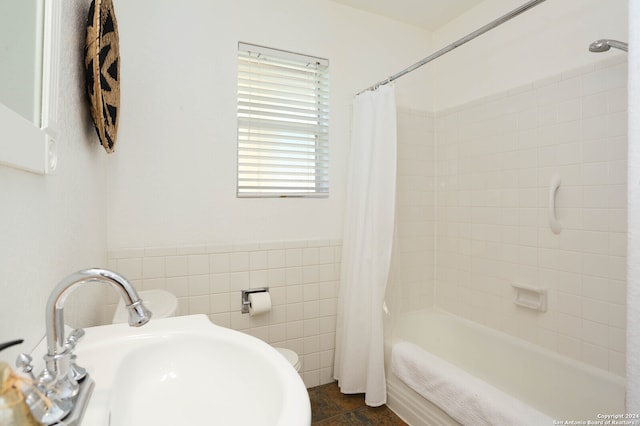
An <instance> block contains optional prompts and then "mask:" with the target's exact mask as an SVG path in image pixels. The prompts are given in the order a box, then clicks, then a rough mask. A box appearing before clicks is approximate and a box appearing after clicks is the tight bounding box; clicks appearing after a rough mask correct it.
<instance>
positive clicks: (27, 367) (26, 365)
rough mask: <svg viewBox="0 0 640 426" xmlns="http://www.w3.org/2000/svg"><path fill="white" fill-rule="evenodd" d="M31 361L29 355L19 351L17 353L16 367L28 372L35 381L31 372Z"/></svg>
mask: <svg viewBox="0 0 640 426" xmlns="http://www.w3.org/2000/svg"><path fill="white" fill-rule="evenodd" d="M31 361H33V358H32V357H31V355H28V354H25V353H21V354H20V355H18V359H16V367H18V368H21V369H22V372H23V373H26V374H28V375H29V377H31V379H32V380H34V381H35V379H36V376H34V374H33V365H32V364H31Z"/></svg>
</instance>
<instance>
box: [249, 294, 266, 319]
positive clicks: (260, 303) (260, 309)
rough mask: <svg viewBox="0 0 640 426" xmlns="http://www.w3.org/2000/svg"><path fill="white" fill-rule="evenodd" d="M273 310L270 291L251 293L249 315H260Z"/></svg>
mask: <svg viewBox="0 0 640 426" xmlns="http://www.w3.org/2000/svg"><path fill="white" fill-rule="evenodd" d="M270 310H271V296H270V295H269V293H268V292H266V291H263V292H260V293H251V294H249V315H251V316H253V315H259V314H263V313H265V312H269V311H270Z"/></svg>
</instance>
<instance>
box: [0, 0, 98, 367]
mask: <svg viewBox="0 0 640 426" xmlns="http://www.w3.org/2000/svg"><path fill="white" fill-rule="evenodd" d="M87 8H88V4H85V2H84V1H80V0H74V1H66V2H63V10H62V16H63V20H62V29H61V31H62V44H63V46H64V48H63V49H62V50H61V54H62V57H61V61H60V64H61V69H60V96H61V98H60V101H59V119H60V129H59V137H58V139H57V140H58V146H59V156H60V160H59V165H58V169H57V171H56V173H55V174H53V175H48V176H40V175H34V174H30V173H27V172H23V171H18V170H14V169H10V168H7V167H4V166H0V200H2V202H1V204H2V208H0V341H1V342H4V341H7V340H12V339H16V338H24V339H26V342H25V344H23V345H22V346H20V347H19V348H16V349H14V350H9V351H3V352H2V354H0V357H1V359H2V360H5V361H7V362H10V363H13V362H14V360H15V354H16V353H17V352H19V351H30V350H31V349H32V348H33V346H35V344H36V343H37V341H39V340H40V338H41V337H42V336H43V335H44V330H45V321H44V309H45V304H46V301H47V298H48V296H49V293H50V291H51V290H52V288H53V287H54V286H55V285H56V284H57V282H58V281H59V280H61V279H62V278H64V277H65V276H66V275H67V274H69V273H72V272H74V271H76V270H79V269H82V268H86V267H91V266H105V265H106V202H105V195H106V190H105V185H106V181H105V174H106V170H105V158H104V157H105V155H104V154H105V153H104V151H103V150H102V148H101V147H100V146H99V145H98V143H97V137H96V136H95V130H94V129H93V127H92V125H91V124H90V122H91V119H90V117H89V116H88V114H87V112H86V111H87V109H86V106H85V98H84V89H83V87H84V86H83V80H84V76H83V73H82V59H81V55H82V48H83V44H84V25H85V20H86V13H87ZM76 293H77V294H73V295H71V297H70V298H69V301H68V304H67V305H68V306H69V307H68V309H66V310H65V312H66V316H65V318H66V319H67V320H68V322H69V323H71V324H73V325H76V326H80V325H82V326H87V325H92V324H96V323H97V322H98V321H99V319H100V318H99V315H98V313H100V312H101V310H100V309H98V307H99V306H100V305H99V299H100V298H99V296H100V295H102V294H103V293H102V289H101V288H97V289H94V290H93V291H91V289H88V290H85V291H78V292H76Z"/></svg>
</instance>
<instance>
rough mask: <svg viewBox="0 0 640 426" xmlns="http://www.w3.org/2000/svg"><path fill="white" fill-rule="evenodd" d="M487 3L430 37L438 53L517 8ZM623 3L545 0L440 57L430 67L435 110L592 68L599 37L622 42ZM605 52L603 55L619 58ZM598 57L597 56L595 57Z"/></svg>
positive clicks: (494, 0)
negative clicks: (592, 47) (593, 46)
mask: <svg viewBox="0 0 640 426" xmlns="http://www.w3.org/2000/svg"><path fill="white" fill-rule="evenodd" d="M522 3H523V2H522V1H521V0H487V1H484V2H482V3H480V4H479V5H478V6H476V7H475V8H473V9H471V10H470V11H468V12H467V13H465V14H463V15H462V16H460V17H458V18H457V19H455V20H453V21H452V22H451V23H449V24H447V25H446V26H445V27H443V28H442V29H440V30H438V31H437V32H436V33H435V34H434V41H435V43H434V44H435V46H434V47H435V48H436V49H439V48H441V47H443V46H445V45H447V44H449V43H451V42H452V41H455V40H457V39H458V38H460V37H462V36H464V35H466V34H468V33H469V32H471V31H473V30H475V29H476V28H479V27H481V26H482V25H485V24H486V23H488V22H490V21H492V20H494V19H496V18H498V17H500V16H502V15H504V14H505V13H507V12H509V11H511V10H513V9H515V8H516V7H518V6H520V5H521V4H522ZM626 17H627V0H607V1H602V0H561V1H553V0H552V1H547V2H544V3H541V4H540V5H538V6H536V7H534V8H533V9H531V10H529V11H527V12H526V13H524V14H522V15H520V16H517V17H515V18H513V19H512V20H511V21H508V22H507V23H505V24H503V25H502V26H500V27H498V28H496V29H494V30H492V31H490V32H488V33H486V34H484V35H482V36H480V37H479V38H477V39H475V40H473V41H470V42H469V43H467V44H466V45H464V46H462V47H459V48H458V49H456V50H454V51H452V52H450V53H448V54H447V55H445V56H443V57H441V58H440V59H438V60H437V61H436V63H435V64H434V66H435V73H436V77H435V78H436V81H437V85H436V86H435V92H436V93H435V99H436V101H435V105H434V109H435V110H442V109H446V108H450V107H453V106H456V105H460V104H462V103H464V102H468V101H470V100H473V99H477V98H480V97H483V96H487V95H490V94H493V93H498V92H502V91H504V90H507V89H510V88H513V87H518V86H522V85H524V84H527V83H529V82H531V81H534V80H539V79H541V78H544V77H548V76H551V75H555V74H557V73H558V72H559V71H562V70H568V69H572V68H577V67H580V66H582V65H586V64H589V63H592V62H593V61H594V60H595V59H594V55H595V54H594V53H591V52H589V51H588V46H589V44H590V43H591V42H592V41H595V40H597V39H601V38H611V39H617V40H622V41H625V40H627V28H628V23H627V18H626ZM622 54H623V53H621V52H620V51H613V50H612V51H611V52H608V53H606V54H605V55H622ZM601 55H602V54H601Z"/></svg>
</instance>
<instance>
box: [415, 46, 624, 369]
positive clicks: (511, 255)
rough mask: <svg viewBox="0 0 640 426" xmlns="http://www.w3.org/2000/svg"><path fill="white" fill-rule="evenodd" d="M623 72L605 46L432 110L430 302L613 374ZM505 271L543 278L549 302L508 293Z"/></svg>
mask: <svg viewBox="0 0 640 426" xmlns="http://www.w3.org/2000/svg"><path fill="white" fill-rule="evenodd" d="M626 81H627V78H626V61H625V57H624V56H614V57H613V58H611V59H607V60H605V61H603V62H598V63H595V64H593V65H589V66H586V67H581V68H579V69H575V70H570V71H568V72H564V73H561V74H558V75H556V76H553V77H551V78H547V79H544V80H542V81H535V82H532V83H530V84H527V85H526V86H523V87H519V88H517V89H514V90H510V91H507V92H503V93H499V94H495V95H493V96H491V97H487V98H483V99H480V100H477V101H474V102H472V103H468V104H465V105H461V106H458V107H456V108H453V109H449V110H446V111H439V112H438V113H437V114H436V123H437V124H436V158H437V161H436V169H437V183H438V185H437V193H436V205H437V213H436V223H437V226H436V234H437V241H436V247H437V255H436V256H435V270H436V290H435V298H436V304H437V306H439V307H441V308H444V309H446V310H448V311H451V312H453V313H455V314H458V315H461V316H464V317H467V318H470V319H472V320H474V321H477V322H479V323H482V324H486V325H488V326H490V327H493V328H496V329H499V330H502V331H505V332H507V333H509V334H512V335H515V336H518V337H521V338H524V339H526V340H529V341H531V342H533V343H536V344H539V345H542V346H544V347H547V348H549V349H552V350H554V351H557V352H559V353H562V354H564V355H568V356H570V357H573V358H575V359H578V360H582V361H584V362H587V363H589V364H592V365H595V366H597V367H599V368H602V369H604V370H608V371H611V372H613V373H616V374H619V375H624V374H625V371H624V369H625V367H624V364H625V355H624V354H625V300H626V293H625V288H626V282H625V271H626V170H627V161H626V158H627V138H626V135H627V133H626V128H627V126H626V117H627V115H626V105H627V103H626ZM556 173H557V174H558V175H559V176H560V177H561V179H562V185H561V187H560V189H559V191H558V194H557V214H558V218H559V220H560V222H561V223H562V226H563V229H562V232H561V233H560V234H557V235H556V234H554V233H553V232H552V231H551V230H550V228H549V226H548V221H547V208H548V199H549V185H550V183H551V179H552V176H553V175H554V174H556ZM425 218H427V219H428V220H431V218H432V216H431V214H426V215H425ZM426 247H427V248H428V249H429V250H430V249H431V247H432V246H431V245H429V244H427V245H426ZM425 250H426V249H425ZM427 264H428V265H429V271H427V273H429V272H430V271H431V268H432V265H431V263H430V261H427ZM512 283H521V284H528V285H533V286H537V287H541V288H545V289H548V296H549V300H548V310H547V311H546V312H538V311H533V310H530V309H526V308H522V307H518V306H516V305H515V304H514V303H513V298H514V296H515V291H514V290H513V289H512V287H511V284H512ZM425 288H427V289H428V288H429V285H426V287H425ZM425 302H426V303H430V302H431V299H430V298H428V297H427V298H425Z"/></svg>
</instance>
